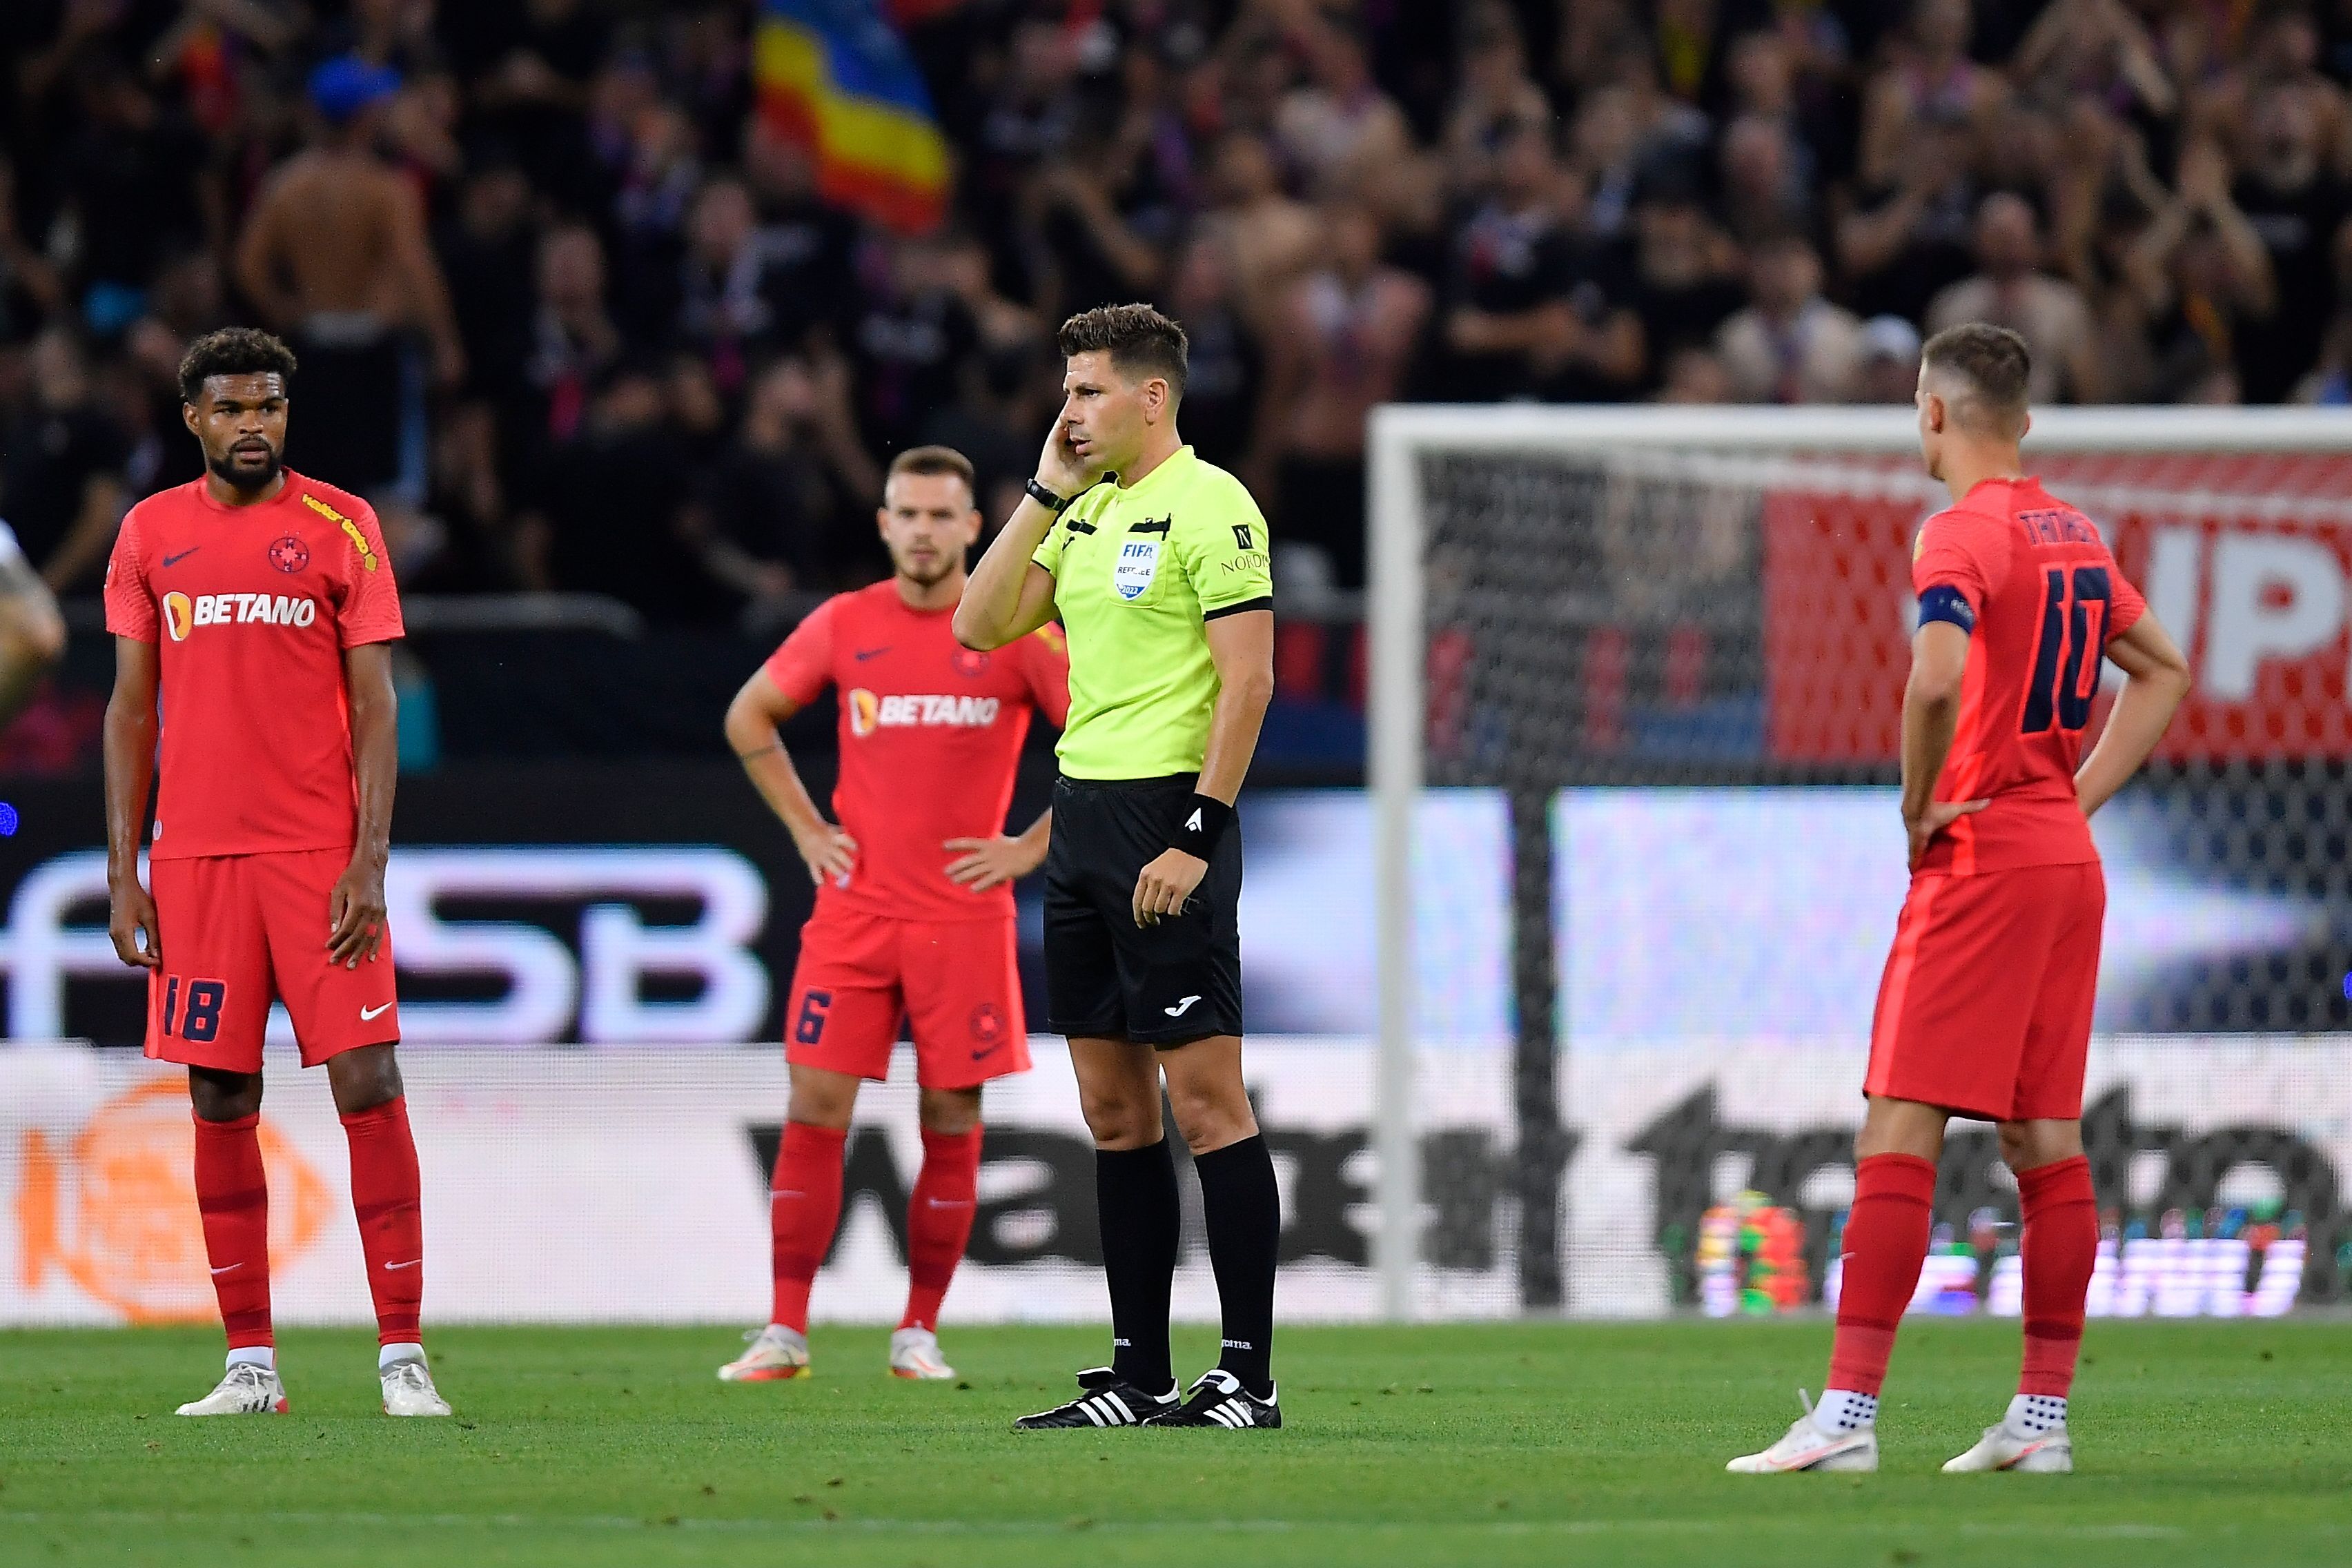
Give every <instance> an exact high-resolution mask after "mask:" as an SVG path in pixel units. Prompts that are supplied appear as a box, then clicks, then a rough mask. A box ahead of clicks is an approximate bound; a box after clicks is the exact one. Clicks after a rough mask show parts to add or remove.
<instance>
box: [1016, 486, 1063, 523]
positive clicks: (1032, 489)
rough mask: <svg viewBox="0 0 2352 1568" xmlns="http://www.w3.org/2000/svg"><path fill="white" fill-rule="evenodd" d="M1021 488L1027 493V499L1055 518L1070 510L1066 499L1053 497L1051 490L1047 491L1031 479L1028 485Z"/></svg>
mask: <svg viewBox="0 0 2352 1568" xmlns="http://www.w3.org/2000/svg"><path fill="white" fill-rule="evenodd" d="M1023 488H1024V489H1026V490H1027V491H1028V492H1029V499H1030V500H1034V501H1035V502H1036V503H1037V504H1038V505H1039V506H1042V507H1044V508H1045V510H1047V511H1050V512H1052V513H1053V514H1054V515H1055V517H1059V516H1061V515H1062V514H1063V513H1064V512H1066V511H1067V510H1069V509H1070V503H1069V500H1067V499H1066V498H1065V497H1062V496H1057V495H1055V493H1054V492H1053V491H1052V490H1049V489H1046V488H1045V486H1043V485H1041V484H1039V483H1038V482H1037V481H1036V480H1035V479H1031V480H1030V481H1029V482H1028V484H1026V485H1025V486H1024V487H1023Z"/></svg>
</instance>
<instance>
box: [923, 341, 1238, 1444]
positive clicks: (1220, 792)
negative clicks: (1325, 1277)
mask: <svg viewBox="0 0 2352 1568" xmlns="http://www.w3.org/2000/svg"><path fill="white" fill-rule="evenodd" d="M1061 349H1062V354H1063V358H1064V362H1065V371H1064V374H1063V377H1062V387H1063V392H1064V395H1065V396H1064V400H1063V404H1062V412H1061V416H1060V417H1059V418H1058V419H1056V420H1055V424H1054V431H1053V434H1052V435H1051V436H1049V437H1046V439H1045V453H1044V455H1043V456H1042V457H1041V458H1039V459H1038V465H1037V477H1036V478H1035V479H1032V480H1030V481H1029V494H1028V498H1027V499H1026V500H1024V501H1022V503H1021V504H1020V506H1019V507H1018V508H1017V509H1015V510H1014V511H1013V516H1012V518H1011V520H1010V521H1007V522H1006V523H1005V525H1004V530H1003V532H1001V533H999V534H998V535H997V536H996V540H995V542H993V543H992V544H991V545H990V546H989V547H988V552H987V553H986V554H985V555H983V556H982V558H981V562H980V564H979V566H978V567H976V568H975V569H974V570H973V572H972V574H971V582H970V584H968V585H967V586H966V587H965V589H964V593H963V602H962V603H961V605H958V606H957V607H956V613H955V632H956V637H958V639H959V640H961V642H962V643H963V644H964V646H965V647H973V648H981V649H987V648H995V647H1003V646H1004V645H1005V644H1006V643H1009V642H1012V641H1013V639H1015V638H1016V637H1025V636H1027V635H1028V634H1029V633H1030V632H1033V631H1034V630H1035V629H1036V628H1037V627H1039V626H1044V625H1045V623H1046V622H1047V621H1051V620H1055V619H1059V620H1060V621H1061V623H1062V627H1063V630H1064V631H1066V633H1067V634H1068V635H1069V643H1070V718H1069V723H1068V724H1067V725H1066V727H1065V728H1064V729H1063V731H1062V743H1061V748H1060V754H1061V762H1062V777H1061V780H1060V782H1059V783H1058V784H1056V785H1055V789H1054V835H1053V841H1052V847H1051V848H1050V849H1049V850H1048V851H1047V854H1046V860H1045V1002H1046V1013H1047V1026H1048V1027H1050V1028H1052V1029H1054V1030H1055V1031H1057V1032H1059V1033H1061V1034H1065V1035H1067V1036H1068V1037H1069V1039H1070V1059H1071V1062H1072V1063H1073V1064H1074V1065H1075V1066H1076V1069H1077V1075H1078V1095H1079V1099H1080V1100H1081V1102H1082V1103H1083V1105H1084V1107H1085V1110H1086V1117H1087V1126H1088V1128H1090V1129H1091V1130H1092V1131H1093V1132H1094V1137H1095V1151H1096V1152H1095V1187H1096V1194H1097V1206H1098V1209H1099V1213H1100V1219H1101V1224H1102V1243H1103V1273H1104V1275H1105V1277H1106V1279H1108V1284H1109V1286H1110V1314H1111V1335H1112V1341H1111V1343H1112V1347H1113V1348H1112V1353H1111V1363H1110V1365H1108V1366H1107V1367H1097V1368H1095V1369H1092V1370H1090V1371H1087V1372H1082V1373H1079V1374H1078V1389H1079V1393H1078V1397H1077V1398H1076V1399H1074V1400H1072V1401H1071V1402H1070V1403H1068V1404H1067V1405H1060V1406H1057V1407H1056V1408H1055V1409H1052V1410H1047V1411H1043V1412H1041V1413H1039V1414H1037V1415H1029V1416H1024V1417H1023V1418H1022V1420H1021V1421H1020V1422H1018V1423H1017V1425H1019V1426H1023V1427H1025V1428H1031V1429H1034V1428H1040V1427H1057V1426H1058V1427H1079V1428H1085V1429H1092V1428H1095V1427H1100V1426H1141V1425H1145V1424H1150V1425H1152V1426H1217V1427H1223V1428H1226V1429H1228V1430H1237V1429H1239V1428H1242V1427H1249V1426H1280V1425H1282V1410H1281V1407H1280V1406H1279V1405H1277V1404H1276V1400H1275V1387H1274V1373H1273V1371H1272V1367H1271V1364H1270V1361H1269V1352H1270V1349H1271V1341H1272V1339H1273V1334H1274V1270H1275V1257H1276V1250H1277V1248H1278V1247H1279V1245H1280V1240H1281V1232H1282V1210H1281V1200H1280V1194H1279V1192H1278V1190H1277V1189H1276V1185H1275V1179H1274V1162H1273V1160H1272V1159H1271V1158H1270V1157H1269V1156H1268V1155H1267V1153H1266V1148H1265V1139H1264V1138H1262V1137H1261V1136H1259V1134H1258V1130H1257V1121H1256V1119H1255V1117H1253V1116H1252V1115H1251V1113H1250V1104H1249V1098H1248V1096H1247V1094H1246V1093H1244V1089H1243V1087H1242V961H1241V930H1240V922H1239V912H1240V903H1241V890H1242V844H1241V835H1240V832H1239V831H1238V830H1237V829H1236V827H1235V826H1234V795H1237V794H1238V793H1239V792H1240V790H1241V786H1242V777H1243V775H1244V774H1245V773H1248V772H1249V764H1250V755H1251V753H1252V752H1255V751H1256V749H1257V734H1258V725H1259V724H1260V722H1261V721H1263V720H1264V719H1265V707H1266V703H1267V701H1268V700H1270V699H1271V698H1272V697H1273V695H1274V584H1273V578H1272V576H1271V574H1269V572H1268V570H1267V565H1266V537H1265V518H1264V517H1262V516H1260V515H1259V513H1258V510H1257V505H1256V503H1255V501H1253V500H1250V495H1249V491H1248V490H1246V489H1243V488H1242V484H1241V481H1240V480H1238V479H1234V477H1233V476H1232V475H1231V474H1229V473H1226V472H1225V471H1224V470H1223V468H1216V467H1214V466H1213V465H1211V464H1208V463H1204V462H1202V460H1201V459H1200V458H1197V457H1195V456H1194V455H1193V453H1192V447H1187V446H1185V445H1184V443H1183V439H1182V437H1179V436H1178V435H1177V434H1176V411H1177V406H1178V405H1179V404H1181V402H1182V401H1183V397H1184V354H1185V344H1184V330H1183V329H1182V328H1181V327H1180V326H1178V325H1177V324H1176V323H1175V322H1174V321H1170V320H1169V319H1168V318H1167V317H1165V316H1163V315H1161V314H1160V312H1159V311H1157V310H1153V309H1151V308H1150V306H1148V305H1112V306H1105V307H1103V308H1102V309H1100V310H1088V311H1087V312H1085V313H1084V314H1082V315H1076V316H1073V317H1071V318H1070V319H1069V320H1068V321H1065V322H1063V323H1062V331H1061ZM1162 1073H1165V1074H1166V1075H1167V1079H1168V1100H1169V1103H1170V1104H1171V1106H1173V1107H1174V1109H1175V1112H1176V1125H1177V1127H1178V1129H1179V1130H1180V1131H1182V1132H1183V1134H1184V1142H1186V1143H1187V1144H1188V1145H1189V1146H1190V1147H1191V1148H1192V1158H1193V1165H1194V1167H1195V1169H1197V1170H1198V1171H1199V1172H1200V1173H1201V1203H1202V1217H1203V1218H1204V1219H1205V1220H1206V1221H1207V1225H1208V1232H1209V1259H1210V1262H1211V1264H1212V1265H1213V1268H1215V1270H1216V1275H1217V1297H1218V1300H1219V1303H1220V1305H1221V1306H1222V1308H1223V1314H1224V1350H1223V1354H1222V1355H1221V1356H1220V1358H1219V1360H1218V1363H1217V1365H1216V1366H1215V1367H1213V1369H1211V1370H1210V1371H1209V1372H1208V1373H1205V1374H1203V1375H1202V1377H1201V1379H1200V1380H1199V1381H1198V1382H1196V1383H1194V1384H1192V1390H1191V1392H1190V1394H1187V1395H1185V1396H1183V1397H1181V1398H1180V1397H1179V1395H1178V1394H1177V1389H1176V1379H1175V1374H1174V1371H1173V1369H1172V1368H1171V1365H1170V1363H1169V1356H1168V1293H1169V1287H1170V1283H1171V1279H1173V1277H1174V1275H1175V1271H1176V1249H1177V1243H1178V1239H1179V1233H1180V1230H1181V1223H1182V1210H1181V1207H1180V1205H1179V1204H1178V1201H1177V1196H1176V1165H1175V1162H1174V1160H1173V1158H1172V1157H1171V1154H1170V1153H1169V1150H1168V1145H1167V1143H1166V1142H1165V1141H1164V1140H1163V1139H1162V1138H1161V1136H1160V1075H1161V1074H1162Z"/></svg>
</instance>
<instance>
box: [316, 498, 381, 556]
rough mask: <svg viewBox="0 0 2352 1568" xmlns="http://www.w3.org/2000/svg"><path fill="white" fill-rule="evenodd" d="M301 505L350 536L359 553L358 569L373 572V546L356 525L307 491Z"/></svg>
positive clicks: (354, 547) (353, 546)
mask: <svg viewBox="0 0 2352 1568" xmlns="http://www.w3.org/2000/svg"><path fill="white" fill-rule="evenodd" d="M302 504H303V505H304V506H307V507H309V508H310V510H312V511H315V512H317V513H318V514H319V515H320V517H323V518H325V519H326V520H327V521H329V522H331V523H336V524H339V525H341V528H342V531H344V532H345V533H347V534H349V535H350V536H351V541H352V548H353V549H354V550H357V551H358V552H360V569H361V570H362V571H363V572H373V571H374V570H375V565H376V562H375V546H374V545H373V544H370V543H369V542H368V537H367V534H366V533H365V532H364V531H362V529H361V528H360V525H359V524H358V523H356V522H354V521H352V520H351V519H350V518H348V517H345V516H344V515H343V514H342V513H341V512H340V511H337V510H335V509H334V508H333V507H331V506H329V505H328V504H327V503H326V502H325V501H322V500H320V499H319V498H318V497H317V496H314V495H312V494H310V492H309V491H307V490H306V491H304V492H303V495H302Z"/></svg>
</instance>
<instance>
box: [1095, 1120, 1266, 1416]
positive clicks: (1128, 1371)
mask: <svg viewBox="0 0 2352 1568" xmlns="http://www.w3.org/2000/svg"><path fill="white" fill-rule="evenodd" d="M1268 1171H1269V1174H1271V1167H1269V1168H1268ZM1095 1205H1096V1208H1097V1211H1098V1212H1099V1215H1100V1219H1101V1225H1102V1248H1103V1279H1104V1280H1105V1282H1106V1283H1107V1284H1108V1285H1109V1287H1110V1331H1111V1344H1112V1350H1111V1362H1110V1364H1111V1370H1112V1371H1114V1372H1116V1373H1118V1375H1119V1376H1120V1377H1121V1378H1123V1379H1125V1380H1126V1381H1127V1382H1129V1383H1130V1384H1134V1385H1135V1386H1136V1387H1138V1388H1140V1389H1142V1390H1144V1391H1145V1392H1146V1393H1150V1394H1157V1393H1159V1392H1160V1390H1162V1389H1164V1388H1166V1387H1168V1385H1169V1384H1172V1383H1174V1382H1175V1381H1176V1373H1175V1372H1174V1371H1173V1369H1172V1368H1171V1366H1170V1365H1169V1362H1168V1293H1169V1291H1170V1289H1171V1288H1172V1287H1173V1285H1174V1282H1175V1278H1176V1248H1177V1247H1178V1245H1179V1244H1180V1243H1181V1241H1182V1239H1183V1228H1184V1211H1183V1208H1182V1206H1181V1205H1180V1204H1179V1202H1178V1201H1177V1197H1176V1161H1175V1157H1174V1156H1173V1155H1172V1154H1171V1153H1170V1152H1169V1149H1168V1141H1167V1140H1166V1139H1164V1138H1162V1139H1160V1141H1159V1142H1154V1143H1150V1144H1146V1145H1145V1146H1144V1147H1142V1148H1140V1149H1097V1150H1096V1151H1095ZM1212 1224H1213V1222H1212ZM1213 1234H1214V1231H1213V1229H1212V1235H1213ZM1213 1246H1214V1244H1213V1243H1212V1247H1213ZM1272 1256H1273V1255H1272V1254H1271V1253H1269V1254H1268V1255H1267V1257H1268V1260H1269V1261H1271V1259H1272ZM1217 1278H1218V1280H1219V1281H1220V1283H1221V1284H1222V1282H1223V1279H1224V1267H1223V1264H1219V1265H1218V1268H1217ZM1269 1283H1271V1281H1269Z"/></svg>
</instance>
